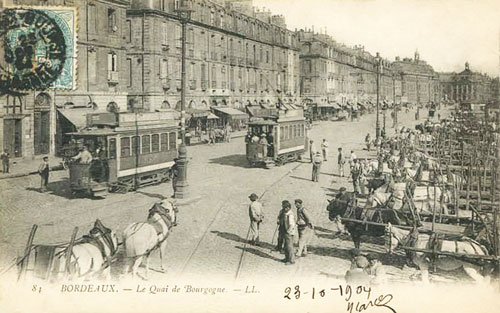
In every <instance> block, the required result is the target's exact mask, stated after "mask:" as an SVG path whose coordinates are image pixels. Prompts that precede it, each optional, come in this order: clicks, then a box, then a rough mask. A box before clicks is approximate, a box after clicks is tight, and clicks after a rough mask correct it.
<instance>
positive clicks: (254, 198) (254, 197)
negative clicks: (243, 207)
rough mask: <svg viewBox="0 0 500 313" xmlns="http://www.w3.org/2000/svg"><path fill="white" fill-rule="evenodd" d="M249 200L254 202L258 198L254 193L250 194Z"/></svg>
mask: <svg viewBox="0 0 500 313" xmlns="http://www.w3.org/2000/svg"><path fill="white" fill-rule="evenodd" d="M249 198H250V200H252V201H255V200H257V199H259V197H258V196H257V195H256V194H255V193H252V194H251V195H250V196H249Z"/></svg>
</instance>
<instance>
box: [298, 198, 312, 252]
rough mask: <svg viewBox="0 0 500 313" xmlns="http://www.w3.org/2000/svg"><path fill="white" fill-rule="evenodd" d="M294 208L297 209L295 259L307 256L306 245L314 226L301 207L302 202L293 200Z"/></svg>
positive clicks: (304, 209)
mask: <svg viewBox="0 0 500 313" xmlns="http://www.w3.org/2000/svg"><path fill="white" fill-rule="evenodd" d="M295 207H296V208H297V229H298V230H299V249H298V250H297V254H296V256H297V257H301V256H303V257H305V256H307V244H308V243H309V241H310V240H311V238H312V236H313V233H314V226H313V224H312V222H311V219H310V215H309V213H308V212H307V210H306V208H304V207H303V206H302V200H301V199H296V200H295Z"/></svg>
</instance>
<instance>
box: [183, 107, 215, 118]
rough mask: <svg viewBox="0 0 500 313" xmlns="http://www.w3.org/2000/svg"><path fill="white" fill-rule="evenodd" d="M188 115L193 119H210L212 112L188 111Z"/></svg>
mask: <svg viewBox="0 0 500 313" xmlns="http://www.w3.org/2000/svg"><path fill="white" fill-rule="evenodd" d="M186 113H188V114H190V115H191V117H193V118H200V117H208V115H209V114H210V110H199V109H188V110H187V111H186Z"/></svg>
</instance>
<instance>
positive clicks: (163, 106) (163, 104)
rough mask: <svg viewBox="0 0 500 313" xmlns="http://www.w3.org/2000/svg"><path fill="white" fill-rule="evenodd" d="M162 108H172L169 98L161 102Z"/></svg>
mask: <svg viewBox="0 0 500 313" xmlns="http://www.w3.org/2000/svg"><path fill="white" fill-rule="evenodd" d="M161 108H162V109H170V103H169V102H168V101H167V100H163V102H162V103H161Z"/></svg>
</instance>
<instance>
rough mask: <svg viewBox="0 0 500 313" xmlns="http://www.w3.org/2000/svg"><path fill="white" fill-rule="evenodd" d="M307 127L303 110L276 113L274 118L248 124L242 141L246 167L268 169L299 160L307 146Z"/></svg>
mask: <svg viewBox="0 0 500 313" xmlns="http://www.w3.org/2000/svg"><path fill="white" fill-rule="evenodd" d="M306 124H307V121H306V119H305V118H304V111H303V110H302V109H289V110H279V111H278V115H277V116H265V117H259V118H255V119H253V120H251V121H249V122H248V134H247V136H246V138H245V142H246V158H247V161H248V163H249V165H250V166H261V167H265V168H271V167H274V166H275V165H277V166H279V165H283V164H285V163H288V162H293V161H296V160H298V159H300V158H301V156H302V154H303V153H304V152H305V151H306V150H307V147H308V142H307V126H306Z"/></svg>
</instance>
